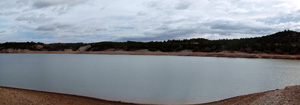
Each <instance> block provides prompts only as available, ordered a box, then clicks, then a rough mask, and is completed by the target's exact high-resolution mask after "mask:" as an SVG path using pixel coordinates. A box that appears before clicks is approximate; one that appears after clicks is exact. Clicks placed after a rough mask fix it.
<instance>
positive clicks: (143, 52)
mask: <svg viewBox="0 0 300 105" xmlns="http://www.w3.org/2000/svg"><path fill="white" fill-rule="evenodd" d="M0 53H44V54H118V55H172V56H207V57H230V58H268V59H300V55H287V54H267V53H252V54H249V53H244V52H234V53H232V52H228V51H223V52H192V51H189V50H184V51H179V52H161V51H148V50H137V51H123V50H105V51H30V50H17V51H10V52H0Z"/></svg>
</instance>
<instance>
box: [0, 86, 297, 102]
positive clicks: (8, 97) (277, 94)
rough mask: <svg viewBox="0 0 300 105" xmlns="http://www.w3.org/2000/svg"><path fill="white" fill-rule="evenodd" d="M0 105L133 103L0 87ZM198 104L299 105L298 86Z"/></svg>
mask: <svg viewBox="0 0 300 105" xmlns="http://www.w3.org/2000/svg"><path fill="white" fill-rule="evenodd" d="M0 104H1V105H134V104H132V103H123V102H115V101H106V100H101V99H95V98H89V97H83V96H75V95H67V94H60V93H50V92H41V91H33V90H25V89H16V88H8V87H0ZM199 105H300V86H288V87H286V88H284V89H277V90H270V91H266V92H260V93H254V94H249V95H243V96H237V97H233V98H228V99H224V100H221V101H216V102H210V103H204V104H199Z"/></svg>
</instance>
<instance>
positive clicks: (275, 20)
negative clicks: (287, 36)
mask: <svg viewBox="0 0 300 105" xmlns="http://www.w3.org/2000/svg"><path fill="white" fill-rule="evenodd" d="M299 12H300V10H299V11H298V12H295V13H291V14H284V15H277V16H274V17H268V18H263V19H258V21H261V22H264V23H266V24H279V23H287V22H300V13H299Z"/></svg>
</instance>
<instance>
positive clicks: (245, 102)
mask: <svg viewBox="0 0 300 105" xmlns="http://www.w3.org/2000/svg"><path fill="white" fill-rule="evenodd" d="M203 105H300V86H288V87H285V88H284V89H279V90H271V91H266V92H261V93H254V94H249V95H244V96H238V97H233V98H229V99H225V100H221V101H216V102H211V103H206V104H203Z"/></svg>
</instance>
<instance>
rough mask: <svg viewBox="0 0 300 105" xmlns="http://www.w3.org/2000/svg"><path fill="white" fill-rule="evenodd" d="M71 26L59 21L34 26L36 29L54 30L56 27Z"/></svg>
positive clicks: (64, 27)
mask: <svg viewBox="0 0 300 105" xmlns="http://www.w3.org/2000/svg"><path fill="white" fill-rule="evenodd" d="M69 27H71V25H70V24H61V23H55V24H50V25H43V26H39V27H38V28H36V31H55V30H57V29H66V28H69Z"/></svg>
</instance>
